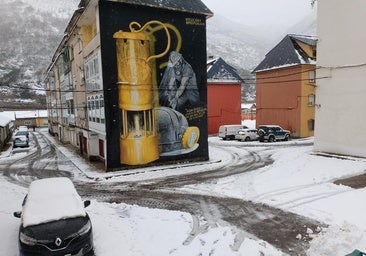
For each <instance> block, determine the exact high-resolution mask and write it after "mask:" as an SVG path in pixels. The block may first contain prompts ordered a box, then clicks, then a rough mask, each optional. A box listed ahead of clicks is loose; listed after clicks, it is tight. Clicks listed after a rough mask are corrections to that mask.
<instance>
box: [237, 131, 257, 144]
mask: <svg viewBox="0 0 366 256" xmlns="http://www.w3.org/2000/svg"><path fill="white" fill-rule="evenodd" d="M258 137H259V136H258V132H257V130H256V129H240V130H239V131H238V133H237V134H236V135H235V139H236V140H239V141H252V140H258Z"/></svg>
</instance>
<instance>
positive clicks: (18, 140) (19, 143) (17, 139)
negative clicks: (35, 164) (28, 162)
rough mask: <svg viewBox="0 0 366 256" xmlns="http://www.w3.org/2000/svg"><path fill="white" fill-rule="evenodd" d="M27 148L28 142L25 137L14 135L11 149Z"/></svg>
mask: <svg viewBox="0 0 366 256" xmlns="http://www.w3.org/2000/svg"><path fill="white" fill-rule="evenodd" d="M25 147H29V140H28V138H27V137H26V136H25V135H16V136H14V139H13V148H25Z"/></svg>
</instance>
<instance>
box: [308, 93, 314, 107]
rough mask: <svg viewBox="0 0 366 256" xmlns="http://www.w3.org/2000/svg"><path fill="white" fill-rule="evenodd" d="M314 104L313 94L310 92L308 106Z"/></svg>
mask: <svg viewBox="0 0 366 256" xmlns="http://www.w3.org/2000/svg"><path fill="white" fill-rule="evenodd" d="M314 105H315V95H314V94H310V95H309V96H308V106H309V107H313V106H314Z"/></svg>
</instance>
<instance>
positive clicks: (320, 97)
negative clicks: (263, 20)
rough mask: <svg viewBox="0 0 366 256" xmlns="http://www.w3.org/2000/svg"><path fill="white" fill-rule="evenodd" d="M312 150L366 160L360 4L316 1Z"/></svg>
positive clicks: (363, 6)
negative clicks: (316, 23) (364, 158)
mask: <svg viewBox="0 0 366 256" xmlns="http://www.w3.org/2000/svg"><path fill="white" fill-rule="evenodd" d="M317 4H318V48H317V51H318V52H317V65H318V67H317V88H316V97H317V98H316V113H315V133H314V136H315V141H314V151H317V152H326V153H332V154H341V155H350V156H357V157H366V147H365V145H366V118H365V111H364V110H365V109H366V100H365V98H366V51H365V46H366V33H364V32H362V29H361V27H362V26H363V25H364V24H366V15H365V10H366V1H364V0H354V1H347V0H332V1H329V0H328V1H327V0H319V1H318V3H317Z"/></svg>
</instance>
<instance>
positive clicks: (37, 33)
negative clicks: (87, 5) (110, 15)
mask: <svg viewBox="0 0 366 256" xmlns="http://www.w3.org/2000/svg"><path fill="white" fill-rule="evenodd" d="M79 2H80V1H79V0H48V1H44V0H0V3H1V6H2V8H0V16H1V17H2V22H1V23H0V34H1V37H0V110H2V109H11V108H21V107H23V108H24V107H28V108H31V107H34V108H39V107H44V106H45V97H44V91H43V85H42V80H43V78H44V72H45V70H46V69H47V67H48V65H49V63H50V61H51V58H52V56H53V53H54V51H55V50H56V48H57V46H58V45H59V43H60V41H61V39H62V37H63V35H64V30H65V28H66V26H67V24H68V22H69V19H70V18H71V16H72V13H73V11H74V10H75V9H76V8H77V6H78V3H79ZM314 25H315V26H316V22H315V16H314V17H306V18H304V21H302V22H300V23H299V24H296V26H294V28H293V29H291V30H290V31H291V32H290V31H288V32H285V31H284V32H283V34H282V35H281V34H280V33H279V34H276V36H273V34H272V33H260V32H259V31H262V30H260V29H257V28H251V27H247V26H245V25H242V24H238V23H235V22H232V21H230V20H228V19H227V18H225V17H222V16H219V15H214V17H212V18H210V19H208V20H207V55H208V56H213V57H221V58H223V59H224V60H225V61H226V62H227V63H228V64H230V65H232V66H233V67H235V68H236V69H237V70H238V73H239V74H240V75H241V76H242V77H243V78H244V79H246V78H249V79H252V78H250V76H251V74H250V71H251V70H252V69H253V68H255V66H256V65H257V64H258V63H259V62H260V61H261V60H262V59H263V57H264V56H265V54H266V53H267V52H268V51H269V50H270V49H271V48H272V47H273V46H275V44H277V43H278V42H279V40H281V39H282V37H283V36H284V35H285V34H286V33H299V34H304V33H305V34H306V33H308V32H307V31H310V30H312V29H313V28H312V27H314ZM313 30H314V29H313ZM296 31H298V32H296ZM277 36H278V38H277ZM254 95H255V86H254V83H253V80H248V82H247V84H246V86H245V87H244V95H243V96H244V99H245V100H246V101H251V100H254Z"/></svg>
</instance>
